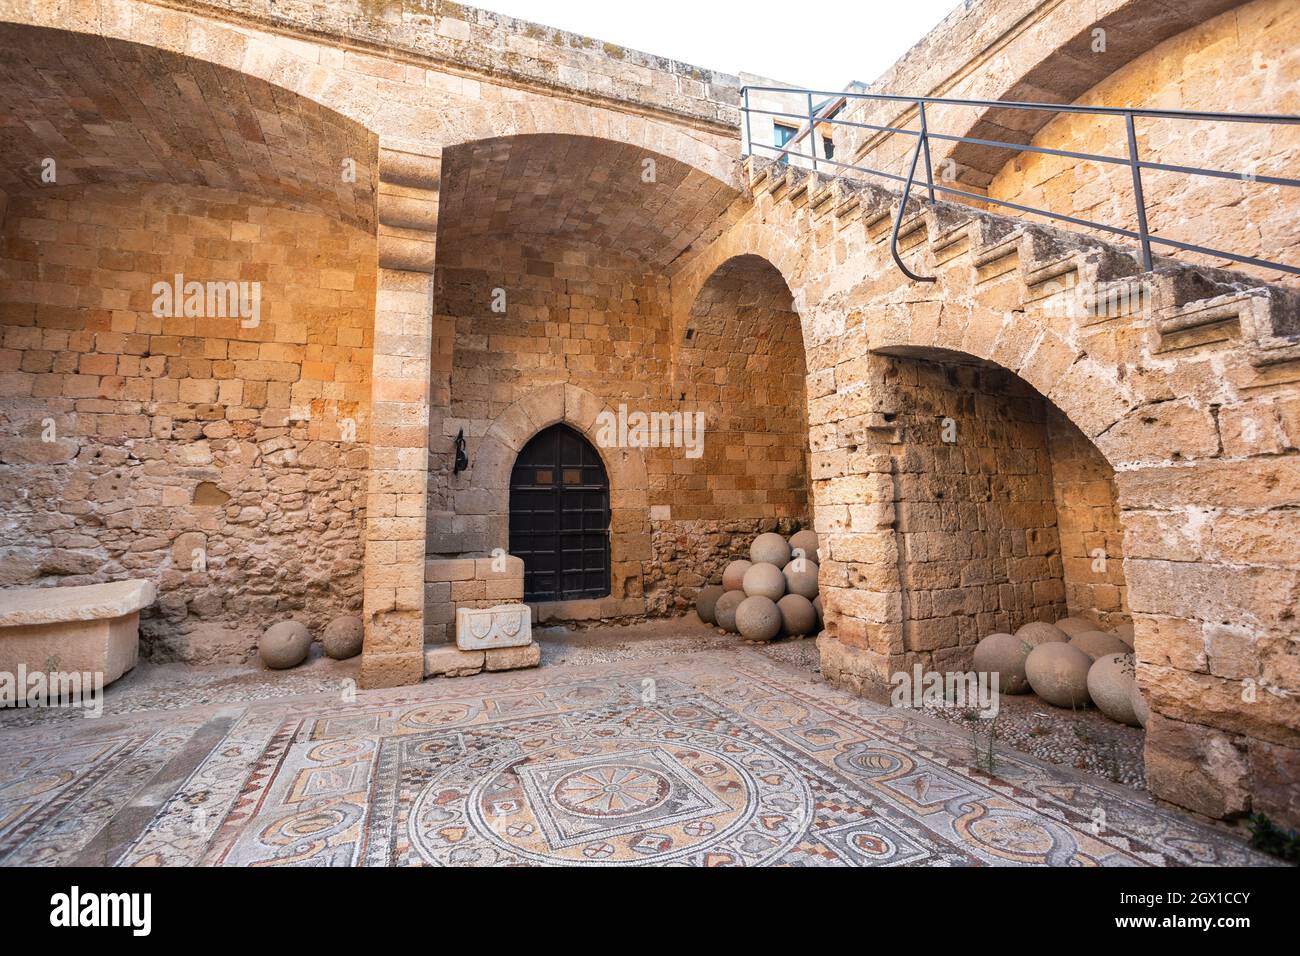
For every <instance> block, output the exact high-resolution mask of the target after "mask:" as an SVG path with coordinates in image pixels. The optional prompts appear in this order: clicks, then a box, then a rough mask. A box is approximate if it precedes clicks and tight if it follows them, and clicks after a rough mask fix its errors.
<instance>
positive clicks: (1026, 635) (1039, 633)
mask: <svg viewBox="0 0 1300 956" xmlns="http://www.w3.org/2000/svg"><path fill="white" fill-rule="evenodd" d="M1016 637H1018V638H1020V639H1021V640H1022V641H1028V642H1029V643H1030V644H1031V645H1033V646H1034V647H1037V646H1038V645H1039V644H1045V643H1047V642H1049V641H1058V642H1060V643H1062V644H1064V643H1065V642H1066V641H1068V640H1069V639H1070V637H1069V635H1067V634H1066V633H1065V632H1064V631H1063V630H1061V629H1060V628H1059V627H1057V626H1056V625H1055V624H1044V623H1043V622H1042V621H1031V622H1030V623H1028V624H1026V625H1024V626H1023V627H1021V628H1020V630H1018V631H1016Z"/></svg>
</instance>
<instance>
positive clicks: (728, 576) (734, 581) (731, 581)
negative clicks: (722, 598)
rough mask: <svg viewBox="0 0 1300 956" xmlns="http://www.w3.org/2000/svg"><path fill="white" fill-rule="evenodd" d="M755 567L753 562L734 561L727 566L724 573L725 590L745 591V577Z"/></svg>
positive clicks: (723, 584)
mask: <svg viewBox="0 0 1300 956" xmlns="http://www.w3.org/2000/svg"><path fill="white" fill-rule="evenodd" d="M753 566H754V565H753V562H751V561H743V560H737V561H732V562H731V563H730V564H728V565H727V569H726V570H725V571H723V572H722V586H723V588H725V589H726V590H728V591H743V590H744V589H745V575H746V574H747V573H748V572H749V569H750V568H751V567H753Z"/></svg>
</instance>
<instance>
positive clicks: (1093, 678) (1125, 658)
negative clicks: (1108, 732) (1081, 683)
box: [1088, 654, 1141, 727]
mask: <svg viewBox="0 0 1300 956" xmlns="http://www.w3.org/2000/svg"><path fill="white" fill-rule="evenodd" d="M1136 685H1137V675H1136V673H1135V671H1134V670H1133V658H1132V656H1131V655H1129V654H1106V655H1105V656H1103V657H1099V658H1097V660H1096V661H1094V662H1093V665H1092V667H1091V668H1089V670H1088V693H1089V694H1090V695H1091V696H1092V702H1093V703H1094V704H1096V705H1097V709H1098V710H1100V711H1101V712H1102V713H1103V714H1105V715H1106V716H1107V717H1109V718H1110V719H1111V720H1117V721H1119V722H1120V723H1121V724H1128V725H1129V726H1130V727H1137V726H1140V724H1141V721H1139V720H1138V715H1137V713H1136V711H1134V709H1133V688H1134V687H1135V686H1136Z"/></svg>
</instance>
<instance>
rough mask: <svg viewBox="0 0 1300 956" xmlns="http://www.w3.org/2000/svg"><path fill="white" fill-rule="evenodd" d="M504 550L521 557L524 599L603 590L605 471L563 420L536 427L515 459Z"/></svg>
mask: <svg viewBox="0 0 1300 956" xmlns="http://www.w3.org/2000/svg"><path fill="white" fill-rule="evenodd" d="M510 553H511V554H513V555H517V556H518V557H520V558H522V559H523V561H524V600H525V601H533V602H537V601H568V600H572V599H574V598H591V597H605V596H606V595H608V594H609V581H610V577H609V477H608V476H607V475H606V474H605V465H604V463H603V462H602V461H601V460H600V455H599V453H598V452H597V451H596V449H595V448H593V447H592V445H591V442H589V441H587V439H586V438H584V437H583V436H582V435H580V434H578V432H576V431H574V430H573V429H572V428H570V427H569V426H567V425H563V424H561V425H552V426H551V427H550V428H546V429H543V430H542V431H540V432H538V433H537V434H536V435H534V436H533V437H532V438H531V439H530V440H529V442H528V444H527V445H525V446H524V447H523V449H522V450H521V451H520V452H519V457H518V458H516V459H515V467H514V469H513V470H512V471H511V473H510Z"/></svg>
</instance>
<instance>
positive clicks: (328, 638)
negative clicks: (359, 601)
mask: <svg viewBox="0 0 1300 956" xmlns="http://www.w3.org/2000/svg"><path fill="white" fill-rule="evenodd" d="M363 637H364V631H363V629H362V627H361V618H359V617H353V616H352V615H350V614H347V615H344V616H343V617H336V618H335V619H334V620H332V621H330V622H329V624H328V625H327V626H326V628H325V631H324V633H322V634H321V636H320V642H321V645H322V646H323V647H324V648H325V653H326V654H328V655H329V656H330V657H332V658H334V659H335V660H336V661H345V660H347V659H348V658H349V657H356V656H357V655H358V654H360V653H361V640H362V638H363Z"/></svg>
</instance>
